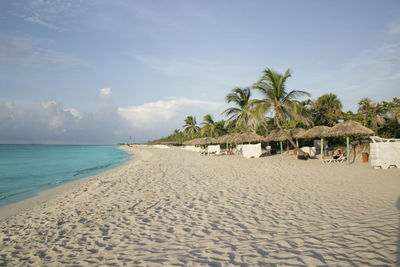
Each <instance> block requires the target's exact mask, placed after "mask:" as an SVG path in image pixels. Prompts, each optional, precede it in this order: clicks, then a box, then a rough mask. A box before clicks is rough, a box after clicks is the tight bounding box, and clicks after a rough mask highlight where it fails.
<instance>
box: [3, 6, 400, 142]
mask: <svg viewBox="0 0 400 267" xmlns="http://www.w3.org/2000/svg"><path fill="white" fill-rule="evenodd" d="M399 14H400V1H398V0H382V1H375V0H359V1H356V0H353V1H348V0H345V1H339V0H337V1H320V0H314V1H307V0H305V1H289V0H288V1H278V0H276V1H268V0H260V1H257V0H250V1H235V0H232V1H231V0H229V1H228V0H226V1H225V0H220V1H207V0H202V1H180V0H144V1H135V0H132V1H131V0H129V1H128V0H127V1H119V0H113V1H108V0H107V1H106V0H104V1H102V0H85V1H83V0H82V1H79V0H72V1H69V0H61V1H58V0H55V1H50V0H31V1H21V0H15V1H11V0H9V1H6V0H5V1H0V25H1V26H0V143H67V144H69V143H71V144H75V143H76V144H80V143H101V144H103V143H116V142H127V141H129V137H130V136H132V138H133V140H134V141H135V142H146V141H148V140H152V139H156V138H160V137H163V136H167V135H169V134H170V133H172V131H173V130H174V129H182V125H183V124H184V123H183V120H184V118H185V117H186V116H188V115H194V116H196V118H197V122H198V123H200V122H201V121H202V118H203V116H204V115H206V114H211V115H212V116H213V117H214V119H215V120H220V119H224V116H223V115H221V113H222V111H223V110H225V109H226V108H227V107H228V104H227V103H225V96H226V95H227V94H228V93H229V92H230V91H231V90H232V89H233V88H235V87H248V86H251V85H252V84H253V83H255V82H256V81H257V80H258V79H259V78H260V77H261V76H262V73H263V70H265V69H266V68H271V69H273V70H275V71H278V72H282V73H283V72H284V71H286V69H288V68H290V69H291V71H292V77H291V78H289V79H288V80H287V89H288V90H305V91H307V92H309V93H311V95H312V97H311V98H312V99H314V100H315V99H316V98H318V97H319V96H321V95H323V94H326V93H334V94H336V95H337V96H338V97H339V99H340V100H341V101H342V104H343V106H344V108H343V110H344V111H347V110H352V111H357V103H358V102H359V101H360V99H361V98H362V97H369V98H371V99H372V100H373V101H376V102H379V101H390V100H392V99H393V98H394V97H399V96H400V94H399V92H400V15H399ZM253 97H254V98H257V97H259V96H258V95H257V93H256V92H253Z"/></svg>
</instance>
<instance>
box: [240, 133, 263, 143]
mask: <svg viewBox="0 0 400 267" xmlns="http://www.w3.org/2000/svg"><path fill="white" fill-rule="evenodd" d="M264 139H265V137H263V136H261V135H258V134H256V133H255V132H246V133H242V134H239V135H237V136H236V137H235V139H234V140H235V142H236V143H251V142H262V141H264Z"/></svg>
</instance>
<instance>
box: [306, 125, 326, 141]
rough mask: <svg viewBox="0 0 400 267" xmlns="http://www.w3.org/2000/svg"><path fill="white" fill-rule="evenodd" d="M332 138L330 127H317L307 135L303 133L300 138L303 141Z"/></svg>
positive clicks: (308, 131)
mask: <svg viewBox="0 0 400 267" xmlns="http://www.w3.org/2000/svg"><path fill="white" fill-rule="evenodd" d="M329 136H331V127H328V126H315V127H313V128H311V129H309V130H307V131H306V132H305V133H303V134H302V135H301V136H299V138H303V139H313V138H318V137H329Z"/></svg>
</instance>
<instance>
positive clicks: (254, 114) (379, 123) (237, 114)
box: [153, 68, 400, 149]
mask: <svg viewBox="0 0 400 267" xmlns="http://www.w3.org/2000/svg"><path fill="white" fill-rule="evenodd" d="M289 77H291V73H290V70H289V69H288V70H287V71H286V72H285V73H284V74H280V73H277V72H275V71H273V70H271V69H268V68H267V69H266V70H264V75H263V76H262V77H261V78H260V79H259V81H258V82H256V83H255V84H253V86H252V87H251V89H250V88H234V89H232V91H231V92H230V93H229V94H228V95H227V96H226V98H225V101H226V102H227V103H229V104H232V107H230V108H228V109H226V110H224V111H223V112H222V114H223V115H225V116H227V120H226V121H225V120H221V121H214V119H213V118H212V116H211V114H207V115H205V116H204V118H203V121H202V122H201V123H200V125H201V128H200V127H199V126H198V125H197V122H196V117H194V116H187V117H186V119H185V120H184V123H185V124H184V125H183V126H182V127H183V131H181V130H179V129H176V130H174V132H173V133H172V134H171V135H169V136H167V137H164V138H161V139H158V140H154V141H153V142H156V143H162V142H177V143H181V142H183V141H186V140H190V139H193V138H198V137H219V136H222V135H225V134H229V133H237V132H246V131H254V132H257V133H258V134H260V135H266V134H267V133H269V132H270V131H272V130H274V129H277V128H279V129H288V128H294V127H300V128H306V129H307V128H310V127H312V126H316V125H326V126H334V125H335V124H336V123H338V121H339V120H354V121H358V122H361V123H362V124H363V125H364V126H366V127H368V128H371V129H372V130H373V131H374V132H375V134H377V135H379V136H381V137H385V138H390V137H391V138H400V98H397V97H395V98H394V99H393V101H391V102H386V101H382V102H381V103H376V102H374V101H372V100H371V99H370V98H367V97H363V98H361V100H360V102H359V103H358V110H357V113H353V112H352V111H346V112H343V111H342V108H343V106H342V103H341V101H340V99H339V98H338V97H337V96H336V95H335V94H333V93H327V94H324V95H322V96H320V97H318V98H317V99H316V100H314V101H313V100H311V99H309V98H307V99H305V100H302V101H300V100H299V98H304V97H310V96H311V95H310V94H309V93H308V92H305V91H298V90H292V91H289V90H287V89H286V80H287V79H288V78H289ZM252 90H256V91H258V92H259V93H260V94H261V96H262V99H251V96H252ZM268 115H269V116H271V117H269V116H268ZM288 139H289V141H290V143H291V144H292V145H293V146H294V147H295V148H296V149H297V146H296V144H295V143H294V142H293V140H292V139H291V138H290V136H288Z"/></svg>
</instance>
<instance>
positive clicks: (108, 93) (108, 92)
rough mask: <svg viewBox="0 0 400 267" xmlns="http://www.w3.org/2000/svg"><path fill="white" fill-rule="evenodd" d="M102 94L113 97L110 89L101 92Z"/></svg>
mask: <svg viewBox="0 0 400 267" xmlns="http://www.w3.org/2000/svg"><path fill="white" fill-rule="evenodd" d="M100 94H102V95H111V89H110V88H103V89H101V90H100Z"/></svg>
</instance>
